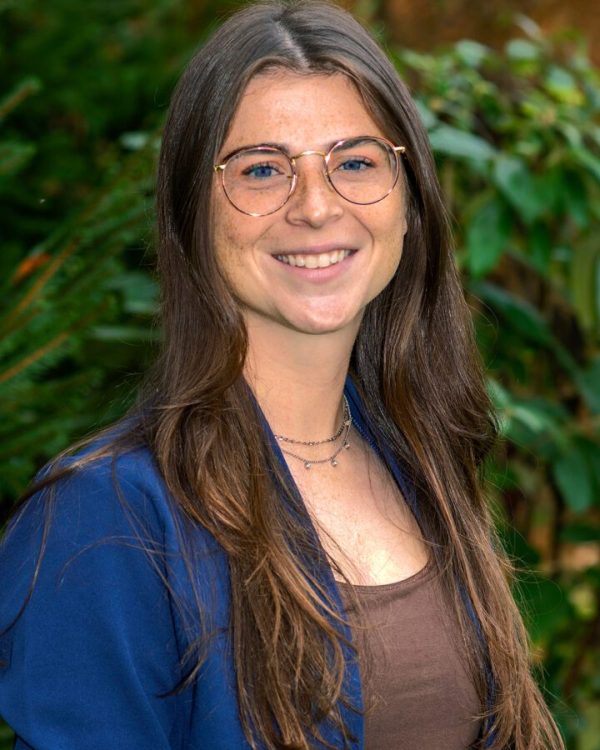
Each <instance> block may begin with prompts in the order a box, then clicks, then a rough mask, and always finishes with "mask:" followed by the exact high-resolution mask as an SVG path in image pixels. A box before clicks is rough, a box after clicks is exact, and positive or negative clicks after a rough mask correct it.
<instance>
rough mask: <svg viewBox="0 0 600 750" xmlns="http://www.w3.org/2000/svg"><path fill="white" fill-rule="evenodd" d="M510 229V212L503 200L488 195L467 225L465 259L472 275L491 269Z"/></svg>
mask: <svg viewBox="0 0 600 750" xmlns="http://www.w3.org/2000/svg"><path fill="white" fill-rule="evenodd" d="M511 232H512V224H511V221H510V212H509V211H508V209H507V207H506V205H505V203H504V202H503V201H501V200H498V199H497V198H489V199H488V200H486V201H485V202H484V203H483V204H482V205H481V206H480V207H479V210H478V211H477V212H476V213H475V215H474V216H473V217H472V219H471V221H470V222H469V224H468V226H467V231H466V242H467V253H468V255H467V263H468V268H469V270H470V272H471V274H472V275H473V276H476V277H478V276H483V275H485V274H486V273H488V272H489V271H491V270H492V269H493V268H494V267H495V266H496V264H497V263H498V260H499V259H500V257H501V255H502V253H503V252H504V250H505V249H506V246H507V245H508V242H509V240H510V236H511Z"/></svg>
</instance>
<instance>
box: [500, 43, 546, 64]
mask: <svg viewBox="0 0 600 750" xmlns="http://www.w3.org/2000/svg"><path fill="white" fill-rule="evenodd" d="M504 49H505V52H506V55H507V57H508V58H509V59H510V60H518V61H521V60H526V61H533V60H537V59H538V58H539V57H540V48H539V47H538V46H537V45H535V44H533V42H528V41H527V40H526V39H511V40H510V41H509V42H508V44H507V45H506V47H505V48H504Z"/></svg>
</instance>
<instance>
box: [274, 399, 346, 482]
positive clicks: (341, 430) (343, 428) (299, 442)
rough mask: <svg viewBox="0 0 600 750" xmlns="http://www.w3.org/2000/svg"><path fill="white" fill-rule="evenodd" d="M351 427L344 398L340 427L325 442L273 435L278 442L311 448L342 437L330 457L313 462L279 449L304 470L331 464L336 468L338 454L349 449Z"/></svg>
mask: <svg viewBox="0 0 600 750" xmlns="http://www.w3.org/2000/svg"><path fill="white" fill-rule="evenodd" d="M351 427H352V413H351V412H350V406H349V405H348V400H347V398H346V396H344V415H343V417H342V424H341V425H340V428H339V430H338V431H337V432H336V433H335V435H332V436H331V437H328V438H326V439H325V440H294V439H293V438H289V437H286V436H285V435H275V438H276V439H277V440H278V441H279V442H283V443H290V444H292V445H307V446H313V445H325V444H326V443H333V442H334V441H335V440H337V439H338V438H339V437H342V443H341V445H340V446H339V448H336V450H335V452H334V453H332V455H331V456H328V457H327V458H319V459H314V460H313V459H310V458H306V457H305V456H299V455H298V454H297V453H293V452H292V451H289V450H286V449H285V448H282V449H281V450H282V452H283V453H285V454H286V456H291V457H292V458H295V459H296V460H298V461H302V463H303V464H304V468H305V469H310V468H311V466H314V465H317V464H331V465H332V466H337V465H338V461H337V457H338V456H339V455H340V453H341V452H342V451H343V450H344V449H345V450H348V449H349V448H350V442H349V441H348V434H349V432H350V428H351Z"/></svg>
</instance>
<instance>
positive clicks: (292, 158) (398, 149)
mask: <svg viewBox="0 0 600 750" xmlns="http://www.w3.org/2000/svg"><path fill="white" fill-rule="evenodd" d="M360 141H377V142H379V143H382V144H384V145H385V146H386V147H387V148H388V149H389V150H390V151H391V153H393V154H394V157H395V172H394V177H393V181H392V184H391V186H390V188H389V189H388V190H387V191H386V192H385V193H384V194H383V195H382V196H381V197H379V198H376V199H375V200H372V201H354V200H351V199H350V198H348V197H347V196H345V195H344V194H343V193H341V192H340V191H339V189H338V188H337V187H336V186H335V184H334V182H333V180H332V179H331V174H330V172H329V160H330V158H331V155H332V154H333V152H334V151H335V150H336V149H339V148H340V146H341V145H342V144H344V143H346V142H349V143H350V142H360ZM245 151H259V152H260V151H263V152H265V153H277V154H282V155H283V156H284V157H285V158H286V159H287V160H288V161H289V163H290V167H291V172H292V176H291V178H290V187H289V191H288V194H287V196H286V198H285V200H283V201H282V202H281V203H280V204H279V205H278V206H277V207H276V208H274V209H272V210H271V211H266V212H255V211H245V210H244V209H243V208H240V207H239V206H238V205H237V204H236V203H235V202H234V200H233V199H232V198H231V196H230V195H229V193H228V192H227V187H226V185H225V169H226V167H227V165H228V164H229V162H230V161H231V160H232V159H234V158H235V157H236V156H238V155H239V154H241V153H243V152H245ZM404 153H406V147H405V146H395V145H394V144H393V143H392V142H391V141H388V140H387V138H381V137H380V136H375V135H363V136H353V137H351V138H340V140H338V141H336V142H335V143H334V144H333V145H332V146H331V147H330V148H329V150H328V151H318V150H315V149H308V150H306V151H301V152H300V153H299V154H294V155H290V154H287V153H286V152H285V151H284V150H283V149H282V148H280V147H279V146H272V145H269V144H258V145H256V146H242V147H241V148H238V149H236V150H235V151H232V152H231V153H230V154H228V155H227V156H226V157H225V159H224V160H223V162H221V164H215V165H214V171H215V172H220V174H221V186H222V187H223V192H224V193H225V196H226V197H227V200H228V201H229V202H230V203H231V205H232V206H233V207H234V208H235V209H236V210H238V211H239V212H240V213H243V214H245V215H246V216H256V217H259V216H270V215H271V214H274V213H275V212H276V211H279V209H280V208H283V206H285V204H286V203H287V202H288V201H289V199H290V198H291V197H292V195H293V194H294V191H295V189H296V185H297V183H298V171H297V169H296V161H297V159H299V158H300V157H302V156H311V155H317V156H321V157H322V159H323V163H324V165H325V171H324V176H325V179H326V180H327V182H328V184H329V185H330V187H331V188H332V189H333V190H334V191H335V192H336V193H337V195H339V196H340V197H341V198H343V199H344V200H345V201H348V203H352V204H353V205H356V206H370V205H373V204H374V203H379V201H382V200H383V199H384V198H386V197H387V196H388V195H389V194H390V193H391V192H392V190H393V189H394V188H395V187H396V183H397V182H398V177H399V175H400V160H399V158H398V154H404Z"/></svg>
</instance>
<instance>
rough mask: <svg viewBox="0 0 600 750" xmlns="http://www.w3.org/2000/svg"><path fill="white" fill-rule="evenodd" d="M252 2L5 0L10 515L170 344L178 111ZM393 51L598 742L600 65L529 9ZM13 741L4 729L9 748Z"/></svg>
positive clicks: (543, 663)
mask: <svg viewBox="0 0 600 750" xmlns="http://www.w3.org/2000/svg"><path fill="white" fill-rule="evenodd" d="M234 5H235V3H231V4H228V3H223V2H220V3H215V2H212V3H211V2H205V3H202V4H195V3H190V2H183V0H121V1H120V2H119V3H115V2H102V3H101V2H97V1H92V2H87V3H81V2H80V1H79V0H54V2H53V3H52V4H45V5H44V7H41V4H39V3H35V2H33V0H21V1H20V2H19V3H13V2H9V1H8V0H4V1H3V2H0V242H1V253H0V288H1V291H2V305H1V308H0V396H1V398H0V460H1V462H2V464H1V465H2V471H1V473H0V513H1V519H6V517H7V515H8V513H9V512H10V508H11V506H12V504H13V502H14V501H15V499H16V498H17V496H18V495H19V494H20V493H21V492H22V490H23V489H24V487H25V486H26V484H27V482H28V480H29V479H30V478H31V476H32V475H33V474H34V473H35V471H36V470H37V469H38V468H39V467H40V466H41V465H42V464H43V463H44V462H45V461H47V460H48V459H49V458H50V457H51V456H52V455H54V454H55V453H56V452H57V451H58V450H60V449H62V448H63V447H65V446H66V445H68V444H69V443H70V442H71V441H73V440H74V439H76V438H78V437H81V436H82V435H84V434H87V433H88V432H90V431H92V430H93V429H96V428H98V427H100V426H102V425H104V424H106V423H108V422H110V421H111V420H113V419H115V418H116V417H117V416H118V415H119V414H121V413H122V411H123V410H124V409H125V407H126V405H127V404H128V402H129V400H130V398H131V395H132V393H133V390H134V388H135V383H136V382H137V380H138V377H139V375H140V373H141V372H142V371H143V369H144V366H145V364H147V362H148V361H149V360H150V358H151V356H152V351H153V342H154V341H155V340H156V337H157V335H158V334H157V331H156V329H155V327H154V314H155V311H156V298H157V290H156V284H155V280H154V278H153V275H152V270H151V264H152V242H153V217H152V211H153V179H154V169H155V160H156V154H157V150H158V141H159V135H160V125H161V121H162V119H163V117H164V113H165V109H166V106H167V103H168V98H169V94H170V91H171V89H172V86H173V83H174V81H175V79H176V77H177V74H178V72H179V71H180V70H181V67H182V66H183V64H184V63H185V61H186V60H187V59H188V58H189V56H190V54H191V52H192V50H193V49H194V47H196V46H197V45H198V44H199V43H200V42H201V40H202V38H203V37H204V36H205V34H206V33H207V32H208V31H209V30H210V28H212V26H213V25H214V24H215V22H216V20H217V19H218V18H219V17H220V16H222V15H223V14H224V13H225V12H226V11H227V10H228V8H229V7H233V6H234ZM374 7H375V6H373V8H374ZM376 31H379V34H380V36H381V37H383V38H385V31H384V30H383V29H379V30H377V29H376ZM392 54H393V55H394V57H395V61H396V63H397V65H398V67H399V69H400V70H401V72H402V74H403V75H404V77H405V78H406V80H407V81H408V82H409V83H410V85H411V86H412V88H413V91H414V93H415V96H416V98H417V100H418V102H419V107H420V109H421V113H422V116H423V119H424V122H425V124H426V125H427V128H428V129H429V132H430V135H431V141H432V145H433V148H434V151H435V154H436V158H437V159H438V163H439V169H440V174H441V179H442V184H443V188H444V191H445V193H446V196H447V199H448V204H449V206H450V209H451V212H452V216H453V219H454V221H455V232H456V243H457V258H458V262H459V265H460V267H461V270H462V273H463V278H464V284H465V289H466V290H467V295H468V298H469V301H470V303H471V306H472V309H473V314H474V319H475V322H476V326H477V332H478V337H479V342H480V348H481V351H482V353H483V356H484V358H485V361H486V364H487V367H488V373H489V388H490V392H491V394H492V396H493V399H494V401H495V403H496V405H497V408H498V410H499V412H500V415H501V420H502V429H503V433H504V437H505V440H504V441H503V443H502V444H501V445H500V446H499V449H498V451H497V452H496V454H495V455H494V457H493V459H492V460H490V461H489V465H488V467H487V474H488V477H489V486H490V497H491V502H492V503H493V504H494V508H495V510H496V513H497V517H498V523H499V526H500V529H501V531H502V534H503V538H504V540H505V543H506V545H507V548H508V549H509V551H510V552H511V554H512V555H513V557H514V559H515V563H516V565H517V567H518V569H519V570H520V572H519V575H518V584H517V586H516V590H515V593H516V595H517V597H518V600H519V602H520V604H521V605H522V608H523V612H524V613H525V616H526V618H527V621H528V623H529V627H530V633H531V638H532V643H533V652H534V658H535V662H536V666H537V668H538V670H539V674H540V678H542V679H543V682H544V684H545V686H546V691H547V697H548V701H549V703H550V705H551V707H552V709H553V711H554V713H555V716H556V717H557V719H558V721H559V723H560V725H561V728H562V730H563V732H564V735H565V737H566V739H567V742H568V746H569V748H571V749H572V750H600V669H599V665H600V351H599V343H600V342H599V325H598V323H599V320H600V293H599V291H600V257H599V255H600V243H599V241H598V231H597V227H598V220H599V218H600V216H599V215H600V117H599V113H600V86H599V83H600V80H599V76H598V73H597V71H596V70H594V68H593V66H592V65H591V64H590V62H589V60H588V58H587V56H586V53H585V47H584V45H583V44H582V42H581V41H580V40H579V39H578V38H577V37H576V36H564V37H563V38H562V39H560V40H552V41H551V40H548V39H546V38H544V37H543V36H542V35H541V34H540V33H539V31H538V30H537V29H536V28H535V26H534V25H533V24H531V23H526V24H525V25H524V27H523V28H521V29H517V28H516V29H515V38H514V39H513V40H512V41H511V42H510V43H509V44H508V45H507V46H506V48H505V49H504V50H503V51H502V52H493V51H491V50H490V49H488V48H486V47H483V46H481V45H479V44H477V43H475V42H472V41H463V42H460V43H458V44H456V45H454V46H453V47H452V48H450V49H446V50H441V51H439V52H436V53H435V54H431V55H430V54H427V55H425V54H417V53H414V52H409V51H406V50H396V51H394V50H392ZM449 376H450V377H451V373H450V374H449ZM0 595H1V594H0ZM10 738H11V733H10V731H9V730H8V728H6V727H4V728H1V727H0V750H2V749H3V748H8V747H9V746H10V742H11V739H10Z"/></svg>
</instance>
